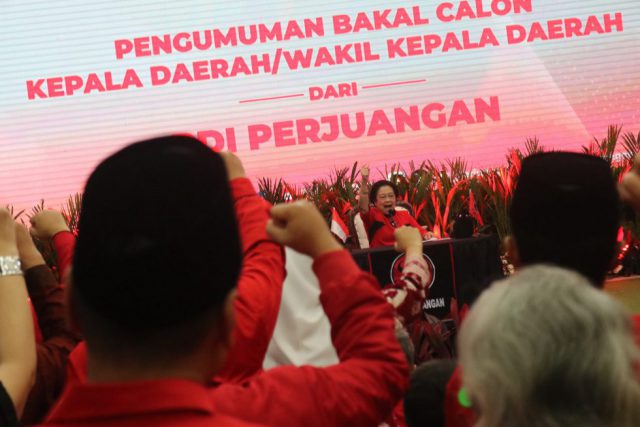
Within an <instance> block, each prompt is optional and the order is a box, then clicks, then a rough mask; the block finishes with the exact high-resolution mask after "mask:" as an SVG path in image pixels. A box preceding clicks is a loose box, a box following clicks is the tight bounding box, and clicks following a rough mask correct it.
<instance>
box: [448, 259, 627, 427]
mask: <svg viewBox="0 0 640 427" xmlns="http://www.w3.org/2000/svg"><path fill="white" fill-rule="evenodd" d="M459 348H460V364H461V366H462V370H463V382H464V387H465V388H466V390H467V392H468V393H469V395H470V396H471V399H472V401H473V402H474V405H477V406H478V409H479V416H480V420H479V424H478V425H482V426H487V427H497V426H500V427H524V426H527V427H534V426H535V427H560V426H563V427H565V426H567V427H568V426H575V427H578V426H580V427H583V426H594V427H595V426H602V427H614V426H615V427H637V426H640V383H639V381H638V373H639V372H640V371H638V367H640V351H639V350H638V347H637V346H636V344H635V342H634V336H633V327H632V322H631V318H630V316H629V314H628V313H627V312H626V311H625V310H624V309H623V308H622V306H621V305H620V304H619V303H618V302H617V301H615V300H613V299H612V298H610V297H609V296H608V295H606V294H604V293H603V292H601V291H598V290H596V289H594V288H592V287H591V286H590V283H589V281H588V280H587V279H586V278H584V277H583V276H580V275H578V274H577V273H574V272H571V271H568V270H564V269H561V268H558V267H550V266H533V267H529V268H525V269H523V270H521V271H520V272H519V273H517V274H516V275H514V276H512V277H511V278H509V279H507V280H504V281H501V282H498V283H495V284H493V286H492V287H491V288H489V289H488V290H487V291H485V292H484V293H483V294H482V295H481V296H480V298H479V299H478V301H477V302H476V304H475V305H474V306H473V308H472V309H471V311H470V314H469V316H468V317H467V319H465V322H464V324H463V326H462V330H461V332H460V337H459Z"/></svg>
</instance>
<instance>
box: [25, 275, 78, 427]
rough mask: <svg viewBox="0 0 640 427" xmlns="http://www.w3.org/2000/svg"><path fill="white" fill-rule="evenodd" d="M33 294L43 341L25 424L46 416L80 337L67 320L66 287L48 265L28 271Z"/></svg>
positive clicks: (26, 409)
mask: <svg viewBox="0 0 640 427" xmlns="http://www.w3.org/2000/svg"><path fill="white" fill-rule="evenodd" d="M25 281H26V283H27V288H28V290H29V296H30V297H31V301H32V302H33V306H34V308H35V310H36V313H37V314H38V322H39V325H40V330H41V331H42V335H43V342H42V343H39V344H38V345H37V347H36V350H37V361H38V363H37V369H36V380H35V384H34V386H33V388H32V389H31V392H30V393H29V398H28V400H27V404H26V406H25V410H24V412H23V414H22V418H21V422H22V423H23V424H25V425H29V424H35V423H37V422H39V421H41V420H42V418H43V417H44V415H46V413H47V412H48V411H49V409H50V408H51V406H53V404H54V402H55V401H56V399H57V398H58V396H59V394H60V393H61V392H62V388H63V386H64V384H65V372H66V366H67V357H68V355H69V353H70V352H71V350H73V348H74V347H75V346H76V344H77V343H78V341H79V340H80V336H79V335H77V334H75V333H74V332H73V331H72V330H71V328H69V327H68V325H67V322H66V310H65V297H64V289H63V288H62V286H61V285H59V284H58V283H57V281H56V278H55V276H54V275H53V272H51V270H50V269H49V267H47V266H46V265H38V266H35V267H32V268H30V269H28V270H27V271H25Z"/></svg>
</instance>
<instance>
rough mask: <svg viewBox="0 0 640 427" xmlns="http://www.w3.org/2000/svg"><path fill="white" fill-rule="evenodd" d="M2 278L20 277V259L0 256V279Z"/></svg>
mask: <svg viewBox="0 0 640 427" xmlns="http://www.w3.org/2000/svg"><path fill="white" fill-rule="evenodd" d="M3 276H22V269H21V268H20V257H17V256H0V277H3Z"/></svg>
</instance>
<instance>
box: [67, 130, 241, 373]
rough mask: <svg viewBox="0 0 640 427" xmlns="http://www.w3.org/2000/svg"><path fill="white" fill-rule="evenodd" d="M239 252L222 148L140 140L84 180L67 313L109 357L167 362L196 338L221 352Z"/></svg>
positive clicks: (192, 347)
mask: <svg viewBox="0 0 640 427" xmlns="http://www.w3.org/2000/svg"><path fill="white" fill-rule="evenodd" d="M241 262H242V252H241V248H240V242H239V235H238V229H237V224H236V219H235V214H234V208H233V202H232V198H231V190H230V187H229V184H228V179H227V171H226V168H225V164H224V161H223V159H222V158H221V156H220V155H219V154H217V153H215V152H213V151H212V150H211V149H209V148H207V147H206V146H205V145H203V144H202V143H200V142H199V141H197V140H196V139H193V138H190V137H186V136H169V137H163V138H157V139H152V140H148V141H143V142H139V143H136V144H133V145H130V146H128V147H126V148H124V149H122V150H120V151H118V152H117V153H115V154H113V155H111V156H110V157H108V158H107V159H105V160H104V161H103V162H102V163H100V164H99V165H98V166H97V168H96V169H95V170H94V171H93V173H92V174H91V176H90V177H89V179H88V181H87V184H86V188H85V191H84V196H83V200H82V208H81V213H80V219H79V225H78V239H77V244H76V249H75V255H74V259H73V270H72V275H71V276H72V277H71V281H72V286H71V299H70V302H71V307H72V316H73V317H74V318H75V320H76V322H77V323H78V325H79V327H80V329H81V330H82V332H83V334H84V336H85V339H86V341H87V345H88V348H89V352H90V354H91V356H92V357H94V356H96V357H103V358H105V357H108V358H109V360H112V361H113V363H114V364H117V363H122V362H123V361H124V360H126V361H127V362H131V363H133V364H135V363H136V362H138V363H147V364H154V363H155V364H158V365H162V366H168V365H170V364H171V362H172V361H174V360H178V359H181V358H185V357H188V356H189V355H190V354H191V353H192V352H194V351H198V350H199V349H200V348H201V347H202V346H203V345H208V346H209V348H220V352H221V353H224V351H225V350H226V346H227V344H228V338H229V330H230V328H231V323H232V322H231V319H230V313H231V311H230V310H229V307H230V303H231V297H230V296H231V295H233V292H232V290H233V289H234V288H235V286H236V281H237V279H238V276H239V272H240V267H241ZM214 341H215V342H214ZM213 356H215V355H213ZM213 356H212V357H211V360H212V363H213V361H214V360H215V359H216V358H215V357H213ZM218 362H219V361H218ZM209 368H210V369H212V370H215V369H216V368H217V367H214V366H213V365H212V366H211V367H209ZM209 368H207V369H209ZM209 374H211V372H204V373H203V376H206V375H209Z"/></svg>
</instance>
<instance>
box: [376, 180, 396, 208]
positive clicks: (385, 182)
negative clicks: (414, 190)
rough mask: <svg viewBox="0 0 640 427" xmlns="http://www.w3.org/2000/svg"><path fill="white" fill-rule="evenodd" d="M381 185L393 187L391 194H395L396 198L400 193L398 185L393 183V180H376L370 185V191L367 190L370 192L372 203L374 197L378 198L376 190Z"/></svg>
mask: <svg viewBox="0 0 640 427" xmlns="http://www.w3.org/2000/svg"><path fill="white" fill-rule="evenodd" d="M382 187H391V188H392V189H393V194H395V196H396V198H397V197H398V196H399V195H400V191H399V190H398V186H397V185H395V184H394V183H393V182H391V181H387V180H381V181H376V182H375V183H374V184H373V185H372V186H371V191H370V192H369V193H370V194H371V201H372V202H373V203H375V201H376V199H377V198H378V192H379V191H380V189H381V188H382Z"/></svg>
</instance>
